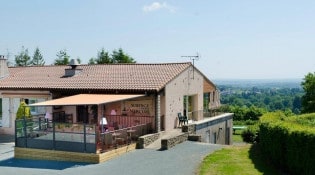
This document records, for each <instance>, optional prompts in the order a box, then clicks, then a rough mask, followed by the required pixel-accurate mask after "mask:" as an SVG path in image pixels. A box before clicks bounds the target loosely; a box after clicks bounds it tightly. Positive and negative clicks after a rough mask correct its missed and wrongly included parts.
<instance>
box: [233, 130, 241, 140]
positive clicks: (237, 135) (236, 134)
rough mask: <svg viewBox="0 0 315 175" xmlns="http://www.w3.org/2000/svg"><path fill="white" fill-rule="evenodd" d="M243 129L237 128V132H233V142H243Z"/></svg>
mask: <svg viewBox="0 0 315 175" xmlns="http://www.w3.org/2000/svg"><path fill="white" fill-rule="evenodd" d="M242 132H243V130H236V131H235V134H233V136H232V139H233V142H234V143H236V142H243V138H242V136H241V134H242Z"/></svg>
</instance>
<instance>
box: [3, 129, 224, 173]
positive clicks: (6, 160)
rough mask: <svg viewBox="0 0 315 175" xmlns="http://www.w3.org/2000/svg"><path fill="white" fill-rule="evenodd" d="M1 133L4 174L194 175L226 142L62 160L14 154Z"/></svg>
mask: <svg viewBox="0 0 315 175" xmlns="http://www.w3.org/2000/svg"><path fill="white" fill-rule="evenodd" d="M3 138H4V137H2V135H0V169H1V174H7V175H10V174H20V173H21V174H23V175H29V174H32V175H36V174H41V175H42V174H45V175H46V174H70V175H71V174H73V175H78V174H89V175H94V174H95V175H98V174H111V175H116V174H117V175H124V174H128V175H142V174H143V175H146V174H150V175H155V174H156V175H169V174H172V175H177V174H178V175H193V174H196V170H197V168H198V166H199V164H200V163H201V161H202V159H203V158H204V157H205V156H206V155H208V154H209V153H212V152H213V151H215V150H218V149H221V148H222V147H223V146H222V145H214V144H206V143H200V142H190V141H186V142H184V143H181V144H179V145H176V146H175V147H173V148H171V149H169V150H165V151H158V150H156V149H140V150H134V151H132V152H129V153H126V154H123V155H121V156H119V157H116V158H114V159H111V160H109V161H106V162H103V163H100V164H85V163H74V162H60V161H39V160H22V159H14V158H13V148H14V143H13V142H11V141H12V140H9V141H8V140H7V139H6V140H7V141H6V142H4V141H3Z"/></svg>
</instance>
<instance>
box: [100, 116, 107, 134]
mask: <svg viewBox="0 0 315 175" xmlns="http://www.w3.org/2000/svg"><path fill="white" fill-rule="evenodd" d="M100 125H101V127H102V133H103V132H104V126H105V125H107V120H106V118H105V117H102V119H101V121H100Z"/></svg>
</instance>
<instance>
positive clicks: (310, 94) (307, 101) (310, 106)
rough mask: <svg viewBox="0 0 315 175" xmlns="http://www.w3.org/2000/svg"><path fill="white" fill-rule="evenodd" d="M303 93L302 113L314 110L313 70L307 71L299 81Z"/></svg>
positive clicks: (314, 80)
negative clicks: (300, 81)
mask: <svg viewBox="0 0 315 175" xmlns="http://www.w3.org/2000/svg"><path fill="white" fill-rule="evenodd" d="M301 85H302V87H303V89H304V92H305V94H304V95H303V96H302V111H301V112H302V113H312V112H315V72H314V73H308V74H307V75H306V76H305V77H304V81H303V82H302V83H301Z"/></svg>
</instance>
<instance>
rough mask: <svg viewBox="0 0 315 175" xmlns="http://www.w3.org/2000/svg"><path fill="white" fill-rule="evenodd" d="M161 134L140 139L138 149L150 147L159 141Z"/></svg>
mask: <svg viewBox="0 0 315 175" xmlns="http://www.w3.org/2000/svg"><path fill="white" fill-rule="evenodd" d="M159 137H160V133H154V134H148V135H144V136H141V137H139V138H138V142H137V146H136V148H137V149H143V148H144V147H145V146H148V145H150V144H151V143H153V142H154V141H156V140H157V139H159Z"/></svg>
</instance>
